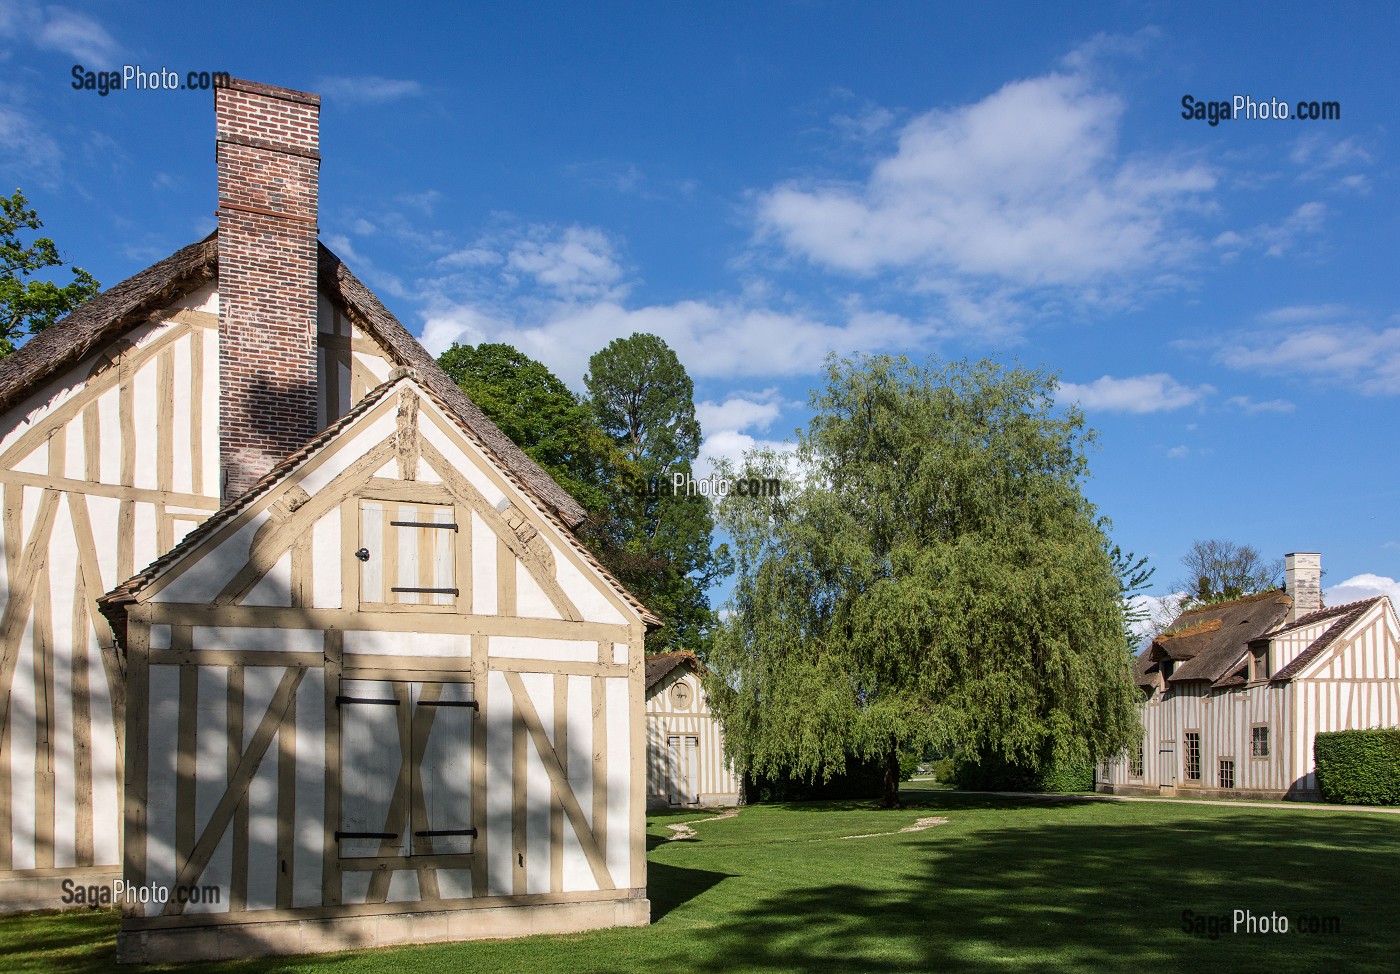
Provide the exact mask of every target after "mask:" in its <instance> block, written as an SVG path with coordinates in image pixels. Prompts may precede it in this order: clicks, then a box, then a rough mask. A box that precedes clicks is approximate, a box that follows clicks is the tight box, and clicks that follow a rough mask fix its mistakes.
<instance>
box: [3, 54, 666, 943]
mask: <svg viewBox="0 0 1400 974" xmlns="http://www.w3.org/2000/svg"><path fill="white" fill-rule="evenodd" d="M215 103H216V115H217V121H218V141H217V149H218V173H219V179H218V190H219V193H218V196H219V210H218V221H219V222H218V229H217V231H216V232H215V233H214V234H211V235H210V237H209V238H207V239H205V240H203V241H200V242H198V243H195V244H192V245H190V246H188V247H186V248H184V249H182V250H180V251H179V252H177V253H175V254H174V255H172V256H171V257H169V258H167V259H165V260H163V261H161V262H159V263H157V264H155V265H154V266H152V267H150V268H147V269H146V270H144V271H142V272H141V273H139V274H137V275H136V276H134V277H132V278H130V279H129V280H127V281H124V282H122V283H121V284H118V285H116V286H115V287H113V288H111V289H109V290H108V291H106V292H104V293H103V294H101V295H99V296H98V297H96V298H94V299H93V300H92V301H91V302H89V303H88V304H87V305H85V306H84V307H83V308H80V309H79V310H77V311H75V312H74V313H73V314H71V315H70V316H69V317H68V318H67V319H65V321H63V322H60V323H59V324H57V325H55V326H54V327H52V328H50V329H48V330H47V331H46V332H44V333H43V334H41V335H39V336H36V337H35V338H33V339H32V340H31V341H29V342H28V343H27V344H26V345H24V346H23V347H22V348H20V349H19V350H18V351H17V352H16V353H15V354H14V355H12V356H11V357H10V358H9V359H7V360H5V361H4V362H0V492H3V495H4V515H3V519H0V544H2V545H3V550H4V554H3V557H0V606H2V608H0V707H3V711H0V908H3V909H32V908H43V907H54V906H59V905H62V899H61V891H62V889H63V888H64V886H63V884H64V883H65V882H66V883H68V884H69V885H70V886H71V885H73V884H79V885H83V886H91V887H93V888H96V887H97V886H98V885H105V884H107V883H108V882H110V881H111V880H113V879H116V878H118V877H120V876H123V875H124V876H125V878H126V879H127V881H128V885H129V886H139V885H141V884H143V883H144V884H154V886H155V887H158V888H160V889H164V890H166V892H167V893H168V892H169V891H170V890H172V889H176V888H177V887H179V886H180V884H187V885H190V886H193V887H202V886H214V887H218V888H219V889H220V890H222V893H221V897H222V899H221V901H220V902H218V903H214V904H210V903H208V902H203V903H199V904H193V903H191V904H187V905H180V906H179V907H178V908H177V907H175V906H170V905H168V904H167V905H166V906H162V907H161V908H160V909H153V907H152V906H151V905H149V904H145V905H142V904H136V905H132V904H130V903H129V902H128V904H127V908H128V914H127V917H126V919H125V921H124V924H125V927H124V929H125V930H126V933H125V934H124V941H123V955H124V956H126V957H129V958H141V957H145V958H149V959H156V958H159V957H162V956H171V957H173V956H177V955H178V956H179V957H181V958H190V957H192V956H194V955H195V954H197V955H199V956H215V955H226V954H229V953H230V952H234V951H238V950H243V949H245V948H247V949H251V948H254V947H256V946H257V945H259V944H261V945H263V946H265V947H266V949H269V950H274V949H305V950H312V949H318V948H320V947H331V946H348V945H355V944H368V943H380V942H394V941H398V940H403V939H418V940H422V939H442V938H444V937H453V938H457V937H463V936H495V935H503V934H505V933H513V932H526V931H534V930H537V929H538V930H543V929H576V928H578V927H580V926H597V925H602V924H607V923H622V922H628V923H630V922H645V919H646V908H645V900H644V899H642V897H644V895H645V893H644V887H645V859H644V856H643V854H642V846H641V842H642V838H641V836H642V828H641V824H642V815H643V809H644V805H645V777H644V775H645V772H644V757H643V755H644V733H645V732H644V718H643V699H644V685H643V679H644V675H643V659H642V641H641V640H642V634H643V632H644V630H645V627H646V626H648V625H653V624H655V623H656V620H655V618H654V617H653V616H651V615H650V614H649V613H647V612H646V610H645V609H644V608H643V607H642V606H641V605H639V604H638V603H637V602H636V600H635V599H633V598H632V597H631V596H630V595H628V594H627V593H626V592H625V591H624V590H623V589H622V587H621V586H620V585H619V584H618V583H617V582H616V581H615V580H614V579H613V578H612V577H611V576H609V575H608V574H607V572H606V571H604V570H603V569H602V568H601V566H599V565H598V564H597V562H596V561H595V560H594V559H593V558H592V557H591V556H590V555H589V553H588V552H587V551H586V550H585V549H584V548H583V547H582V546H581V545H580V544H579V543H578V541H577V539H576V538H575V537H574V535H573V533H572V529H574V528H576V527H577V526H578V525H579V523H580V522H581V521H582V519H583V510H582V509H581V508H580V507H579V505H578V504H577V503H576V502H575V501H574V500H573V498H571V497H570V496H569V495H568V494H567V493H566V492H565V491H564V490H562V489H561V488H560V487H559V486H558V485H557V484H555V483H554V481H553V480H552V479H550V478H549V476H548V475H547V474H545V473H544V471H542V470H541V469H540V468H539V467H538V466H537V465H536V464H534V463H533V461H531V460H530V459H529V458H528V457H526V456H525V455H524V454H523V453H522V452H521V451H520V450H519V449H518V448H517V447H516V446H515V445H514V444H513V443H511V442H510V440H509V439H508V438H507V437H506V436H504V435H503V434H502V433H501V432H500V430H498V429H497V428H496V427H495V426H494V425H493V424H492V423H491V422H490V421H489V420H488V419H487V418H486V417H485V416H484V415H483V414H482V413H481V411H480V410H479V409H477V407H476V406H475V405H474V404H473V403H472V402H471V401H470V400H469V399H468V398H467V397H466V396H465V395H464V394H463V393H462V392H461V390H460V389H458V388H457V387H456V386H455V385H454V384H453V383H452V381H451V380H450V379H449V378H448V377H447V376H446V374H445V373H443V372H442V371H441V369H439V368H438V366H437V365H436V363H435V362H434V361H433V359H432V357H431V356H430V355H429V354H428V353H427V352H426V351H425V350H424V349H423V348H422V347H421V346H420V345H419V344H418V343H417V342H416V341H415V340H414V339H413V338H412V336H411V335H410V334H409V333H408V331H407V330H406V329H405V328H404V327H403V326H402V325H401V324H400V323H399V322H398V321H397V320H396V319H395V318H394V317H393V315H392V314H390V313H389V312H388V310H387V309H385V307H384V306H383V305H382V304H381V303H380V302H379V300H378V299H377V298H376V297H375V296H374V295H373V294H372V293H371V292H370V291H369V290H368V289H366V288H365V287H364V285H362V284H361V283H360V282H359V281H358V280H357V279H356V278H355V276H354V275H353V274H351V273H350V271H349V270H348V269H347V268H346V267H345V266H344V264H343V263H342V262H341V261H340V260H339V259H338V258H337V257H336V256H335V255H334V254H332V253H331V252H330V251H329V250H327V249H326V248H325V247H324V246H322V245H321V244H320V243H319V241H318V240H317V236H316V232H317V231H316V223H317V186H318V178H319V165H320V155H319V99H318V97H317V96H315V95H310V94H306V93H302V92H296V91H290V90H287V89H280V88H273V87H270V86H266V85H260V84H256V83H251V82H244V81H234V82H233V83H232V84H231V85H230V87H228V88H226V89H221V90H219V91H218V92H217V93H216V98H215ZM357 555H362V557H356V556H357ZM148 566H149V567H148ZM109 591H110V592H111V597H110V598H109V599H108V600H107V601H106V602H105V603H104V609H105V612H106V615H104V614H103V612H102V611H99V609H98V601H97V600H98V599H99V597H100V596H102V594H103V593H104V592H109ZM109 618H110V620H111V621H110V622H109ZM391 701H392V702H391ZM128 735H129V736H128ZM634 765H635V767H634ZM391 833H392V835H391ZM419 833H428V834H419ZM473 833H474V834H473ZM508 908H510V909H508ZM511 909H513V910H514V912H511ZM467 910H470V912H471V915H472V917H473V918H474V919H473V920H472V921H465V920H459V919H455V918H456V917H457V915H458V913H460V912H463V911H467ZM492 911H496V912H494V913H493V912H492ZM279 925H280V926H279ZM196 930H199V931H203V932H202V933H199V934H198V935H197V936H196V935H195V934H193V933H190V934H189V936H188V937H185V938H184V939H181V937H180V936H179V934H180V933H181V932H191V931H196ZM313 930H314V931H315V932H314V934H313V933H312V932H311V931H313ZM190 951H193V952H194V954H192V953H190Z"/></svg>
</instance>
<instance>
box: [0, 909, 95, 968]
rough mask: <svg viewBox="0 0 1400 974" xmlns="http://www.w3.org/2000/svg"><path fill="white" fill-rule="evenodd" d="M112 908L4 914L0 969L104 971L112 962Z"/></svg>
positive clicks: (0, 938) (0, 943) (0, 939)
mask: <svg viewBox="0 0 1400 974" xmlns="http://www.w3.org/2000/svg"><path fill="white" fill-rule="evenodd" d="M120 922H121V917H120V915H119V914H118V913H117V912H116V911H114V910H70V911H66V912H63V913H35V914H29V915H21V916H13V917H6V918H5V925H4V928H3V932H0V970H5V971H60V972H79V971H107V970H111V969H112V968H113V967H114V966H115V965H116V948H115V942H116V934H117V926H118V924H119V923H120Z"/></svg>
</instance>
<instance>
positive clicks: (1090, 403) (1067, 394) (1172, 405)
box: [1057, 372, 1215, 413]
mask: <svg viewBox="0 0 1400 974" xmlns="http://www.w3.org/2000/svg"><path fill="white" fill-rule="evenodd" d="M1214 391H1215V389H1214V388H1213V387H1211V386H1209V385H1200V386H1195V387H1192V386H1188V385H1183V384H1182V383H1180V382H1178V381H1176V380H1175V379H1173V378H1172V377H1171V376H1170V375H1167V374H1166V373H1164V372H1158V373H1155V374H1152V375H1135V376H1129V377H1127V378H1123V379H1115V378H1114V377H1113V376H1111V375H1105V376H1102V377H1101V378H1098V379H1095V380H1094V381H1093V382H1090V383H1087V384H1085V385H1080V384H1078V383H1075V382H1062V383H1060V389H1059V395H1058V396H1057V398H1062V399H1066V400H1074V401H1076V402H1078V403H1079V405H1081V406H1082V407H1084V408H1085V409H1086V410H1098V411H1102V412H1115V413H1160V412H1168V411H1171V410H1173V409H1182V408H1184V407H1186V406H1190V405H1193V404H1195V403H1198V402H1200V401H1201V400H1202V399H1204V398H1205V397H1206V396H1208V395H1210V394H1211V393H1213V392H1214Z"/></svg>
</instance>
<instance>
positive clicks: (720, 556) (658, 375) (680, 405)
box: [584, 333, 727, 651]
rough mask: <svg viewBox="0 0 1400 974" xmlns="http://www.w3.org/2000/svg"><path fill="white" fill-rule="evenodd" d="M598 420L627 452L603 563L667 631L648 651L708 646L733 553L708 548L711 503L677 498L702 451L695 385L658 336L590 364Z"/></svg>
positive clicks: (626, 342)
mask: <svg viewBox="0 0 1400 974" xmlns="http://www.w3.org/2000/svg"><path fill="white" fill-rule="evenodd" d="M584 384H585V385H586V386H587V388H588V398H589V402H590V404H591V405H592V408H593V414H594V416H595V417H596V418H597V420H598V423H599V425H600V426H601V427H602V429H603V431H604V432H605V433H606V434H607V435H608V436H609V437H611V439H612V441H613V443H614V444H615V445H616V447H617V449H618V450H619V451H620V453H621V454H622V461H621V462H620V463H619V464H618V465H617V468H616V470H615V474H616V478H615V483H614V490H613V494H612V497H613V500H612V506H611V513H612V518H611V520H610V522H609V523H608V524H607V525H606V528H605V531H604V533H605V535H606V538H605V539H604V540H603V544H602V550H601V551H600V554H601V555H602V556H603V558H604V560H605V563H606V564H607V565H608V567H609V568H611V569H612V570H613V572H614V573H615V574H616V575H617V576H618V577H619V579H620V580H621V581H622V582H623V584H625V585H626V586H627V587H628V588H629V589H630V590H631V591H632V592H634V593H635V594H636V595H637V596H638V597H639V598H640V599H641V600H642V601H643V602H644V603H645V604H646V605H647V606H648V607H649V608H650V609H651V610H652V611H653V612H655V613H657V615H659V616H661V618H662V619H663V620H665V623H666V624H665V627H664V628H662V629H661V630H659V631H657V632H654V633H652V634H651V635H649V636H648V637H647V649H648V650H650V651H660V650H664V649H676V648H689V649H696V648H700V647H702V646H704V645H705V644H706V641H707V640H708V637H709V633H710V630H711V629H712V627H713V623H714V614H713V612H712V611H711V609H710V603H709V596H708V595H707V594H706V590H707V589H708V588H709V585H710V583H711V582H712V581H713V580H714V579H715V578H716V577H717V575H718V574H719V573H721V572H722V571H723V570H724V566H725V560H726V558H727V549H725V548H724V547H723V546H721V547H720V548H719V549H715V548H713V547H712V543H711V541H712V534H713V531H714V519H713V517H712V515H711V513H710V505H709V501H708V500H706V499H705V498H704V497H701V496H699V495H698V494H690V495H687V494H686V493H685V492H681V493H679V494H677V493H674V492H673V480H672V478H673V477H674V476H677V475H680V476H682V477H691V476H693V472H692V464H693V463H694V461H695V459H696V457H697V456H698V455H699V452H700V423H699V421H698V420H697V419H696V418H695V386H694V383H692V382H691V379H690V376H689V375H688V374H687V373H686V370H685V367H684V366H683V365H681V363H680V360H679V359H678V358H677V357H676V353H675V352H674V351H672V349H671V348H670V347H669V346H668V345H667V344H666V343H665V342H664V341H663V340H662V339H660V338H658V337H657V336H656V335H648V334H641V333H638V334H634V335H631V336H630V337H628V338H619V339H616V340H614V341H613V342H612V343H611V344H609V345H608V346H607V348H604V349H602V350H601V351H599V352H597V353H596V354H595V355H593V357H592V358H590V359H589V360H588V374H587V375H586V376H584Z"/></svg>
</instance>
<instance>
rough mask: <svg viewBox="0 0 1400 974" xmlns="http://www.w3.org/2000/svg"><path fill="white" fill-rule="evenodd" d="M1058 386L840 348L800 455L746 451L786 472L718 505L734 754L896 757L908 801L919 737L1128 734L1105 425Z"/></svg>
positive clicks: (819, 759)
mask: <svg viewBox="0 0 1400 974" xmlns="http://www.w3.org/2000/svg"><path fill="white" fill-rule="evenodd" d="M1055 383H1056V380H1055V378H1054V376H1053V375H1050V374H1047V373H1044V372H1032V371H1025V370H1022V369H1005V368H1002V367H999V366H997V365H995V364H992V363H987V362H983V363H979V364H975V365H969V364H953V365H946V366H942V367H938V366H933V365H928V366H919V365H915V364H912V363H910V362H909V361H907V360H905V359H903V358H899V359H895V358H889V357H883V356H879V357H871V358H865V359H860V360H835V359H832V360H829V361H828V364H827V368H826V383H825V388H824V389H823V390H821V391H819V392H817V393H814V395H813V400H812V405H813V407H814V410H815V415H814V417H813V418H812V420H811V422H810V424H809V426H808V428H807V430H806V431H805V433H803V434H801V435H800V436H799V441H798V447H797V450H796V454H795V455H794V456H792V457H786V458H785V457H779V456H777V455H774V454H772V453H767V454H756V455H753V456H751V457H749V458H747V460H746V463H747V465H748V469H746V470H745V471H743V475H744V476H755V475H756V476H761V477H766V476H778V477H781V478H784V479H785V480H786V482H787V484H788V488H789V489H787V490H785V491H784V493H783V496H782V497H781V498H777V499H770V500H767V501H760V500H757V499H754V498H737V497H735V498H730V499H728V500H726V501H725V502H723V503H722V504H721V505H720V506H719V520H720V523H721V525H722V526H723V527H724V528H726V529H727V531H728V532H729V534H730V536H731V537H732V539H733V545H734V547H733V551H734V559H735V566H736V568H737V573H736V581H735V586H734V592H733V597H732V600H731V603H730V610H731V611H730V614H729V617H728V619H727V621H726V623H725V624H724V625H723V626H722V627H721V629H720V631H719V633H718V635H717V637H716V640H715V644H714V648H713V650H712V652H711V655H710V665H711V671H712V672H711V677H710V680H709V684H708V689H709V692H710V695H711V700H712V702H713V704H714V706H715V708H716V710H717V711H718V713H719V715H720V717H721V719H722V720H723V722H724V727H725V732H726V738H727V747H728V749H729V752H730V756H731V758H732V759H733V760H734V761H735V762H736V764H737V765H738V767H740V768H742V769H744V770H746V771H748V772H750V773H755V774H759V775H763V776H769V775H775V774H780V773H789V774H797V775H803V776H808V777H816V776H822V777H826V776H829V775H831V774H834V773H836V772H839V771H840V770H842V769H843V768H844V766H845V763H846V761H847V758H848V756H854V757H856V758H858V759H861V760H867V761H868V760H880V761H882V762H883V763H884V766H885V788H884V803H885V804H886V805H891V806H892V805H895V804H897V802H898V784H899V755H900V753H901V752H904V751H916V752H917V751H921V750H923V749H924V748H927V747H932V748H934V749H937V750H938V751H940V752H943V753H950V752H951V751H953V750H955V749H957V750H962V751H963V752H966V753H995V754H998V755H1000V756H1002V757H1003V758H1004V759H1006V760H1007V761H1010V762H1014V763H1019V764H1022V765H1026V766H1030V767H1040V766H1042V765H1043V764H1045V763H1046V762H1049V761H1056V762H1066V763H1068V762H1072V761H1083V760H1085V759H1087V758H1090V757H1092V756H1095V755H1107V754H1113V753H1116V752H1117V751H1119V750H1120V749H1121V748H1122V747H1124V746H1125V745H1126V743H1127V741H1128V739H1129V737H1130V735H1131V734H1132V733H1133V732H1134V731H1135V728H1136V726H1137V715H1136V696H1135V691H1134V689H1133V686H1132V683H1131V680H1130V673H1129V665H1130V664H1129V657H1128V654H1127V653H1126V652H1125V648H1124V639H1125V637H1124V627H1123V622H1124V614H1123V603H1122V600H1121V598H1120V596H1121V595H1122V592H1123V586H1124V579H1122V578H1120V574H1119V573H1120V570H1122V569H1123V568H1124V567H1126V566H1127V565H1131V564H1132V563H1131V562H1127V563H1124V562H1123V560H1122V556H1121V555H1120V557H1119V559H1118V564H1115V559H1114V557H1113V555H1112V553H1111V552H1112V548H1111V545H1110V544H1109V542H1108V540H1107V539H1106V538H1105V536H1104V533H1103V531H1102V529H1101V527H1100V524H1099V521H1098V519H1097V517H1096V515H1095V511H1094V509H1093V507H1092V505H1090V504H1089V502H1088V501H1087V500H1086V499H1085V497H1084V495H1083V492H1082V490H1081V482H1082V480H1083V478H1084V477H1085V476H1086V475H1087V472H1088V466H1087V461H1086V458H1085V451H1086V448H1087V446H1088V444H1089V443H1090V441H1091V434H1090V433H1089V432H1088V431H1087V430H1086V429H1085V427H1084V420H1083V416H1082V414H1081V413H1080V412H1079V411H1078V410H1076V409H1069V410H1068V411H1065V412H1063V413H1057V412H1056V410H1055V407H1054V402H1053V392H1054V389H1055ZM1130 574H1131V572H1130Z"/></svg>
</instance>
